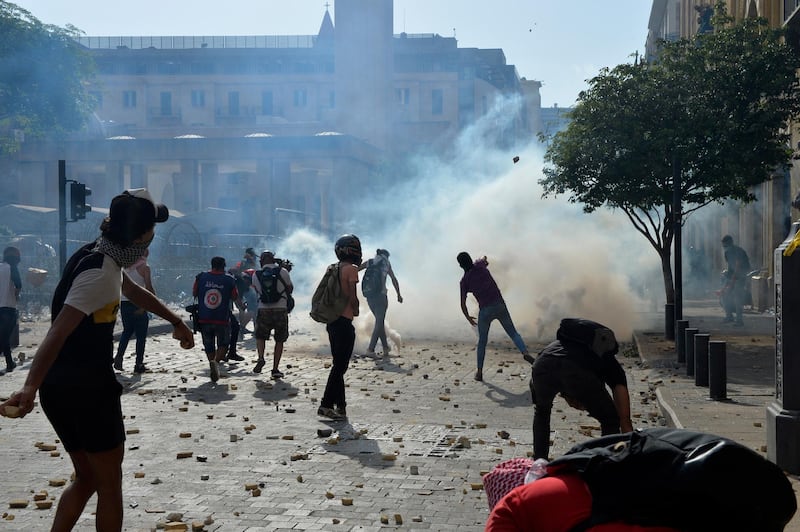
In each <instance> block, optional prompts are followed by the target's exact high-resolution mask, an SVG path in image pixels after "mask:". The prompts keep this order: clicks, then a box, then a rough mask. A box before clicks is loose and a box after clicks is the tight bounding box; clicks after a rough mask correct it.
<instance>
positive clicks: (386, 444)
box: [0, 316, 664, 531]
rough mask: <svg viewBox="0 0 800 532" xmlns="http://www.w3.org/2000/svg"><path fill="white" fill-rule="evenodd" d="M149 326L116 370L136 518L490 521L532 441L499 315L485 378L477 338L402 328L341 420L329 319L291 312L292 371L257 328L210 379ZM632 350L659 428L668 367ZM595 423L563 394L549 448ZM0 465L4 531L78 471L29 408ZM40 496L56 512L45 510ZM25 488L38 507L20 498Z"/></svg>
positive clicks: (2, 431) (297, 524) (641, 394)
mask: <svg viewBox="0 0 800 532" xmlns="http://www.w3.org/2000/svg"><path fill="white" fill-rule="evenodd" d="M153 323H154V324H155V325H156V326H155V327H152V328H151V336H150V338H149V340H148V344H147V356H146V360H145V362H146V364H147V366H148V367H149V368H150V370H151V371H150V372H148V373H145V374H143V375H141V376H139V375H132V374H131V373H130V371H131V370H132V368H133V358H132V357H133V353H132V350H133V342H131V345H130V346H129V348H128V354H127V355H126V359H125V369H126V371H125V372H123V373H122V374H120V377H119V378H120V381H121V382H122V383H123V385H124V387H125V392H124V395H123V398H122V403H123V411H124V412H125V415H126V420H125V423H126V429H127V432H128V436H127V441H126V443H125V448H126V452H125V460H124V463H123V478H124V480H123V482H124V486H123V493H124V504H125V517H124V529H125V530H152V529H155V528H156V527H157V526H159V525H163V524H164V523H166V522H167V519H168V518H172V519H178V520H181V521H183V522H184V523H185V524H186V525H187V526H188V529H192V528H193V526H194V527H195V529H196V530H224V531H241V530H247V531H261V530H264V531H267V530H390V529H399V530H455V529H460V530H463V531H473V530H474V531H478V530H483V527H484V523H485V521H486V518H487V516H488V506H487V502H486V496H485V494H484V492H483V490H482V483H481V475H482V474H483V473H485V472H487V471H489V470H490V469H491V468H492V466H493V465H495V464H497V463H499V462H501V461H503V460H507V459H510V458H513V457H518V456H528V455H529V453H530V452H531V450H532V434H531V420H532V407H531V405H530V394H529V391H528V378H529V374H530V366H529V365H528V364H527V363H525V362H524V361H523V360H522V358H521V356H520V355H519V353H518V352H517V351H516V350H515V349H514V347H513V345H512V344H511V342H510V341H509V340H508V339H507V338H506V337H505V336H504V335H503V334H502V331H500V328H499V327H497V329H498V331H492V336H491V338H490V344H489V349H488V350H487V362H486V367H485V369H484V379H485V382H481V383H479V382H475V381H474V380H473V378H472V377H473V373H474V369H475V368H474V358H475V355H474V337H469V336H467V335H464V336H462V337H459V338H456V336H457V335H451V336H452V338H449V339H441V338H440V339H436V340H429V339H424V338H418V339H414V338H411V339H406V341H405V345H404V346H403V347H402V349H401V350H399V351H395V352H393V353H392V354H391V356H390V357H388V358H381V357H380V355H378V358H370V357H365V356H361V355H356V356H355V357H354V359H353V361H352V363H351V368H350V370H349V372H348V373H347V375H346V376H345V380H346V382H347V385H348V388H347V394H348V414H349V421H348V422H331V421H326V420H325V419H324V418H319V417H317V415H316V409H317V407H318V400H319V398H320V397H321V395H322V390H323V388H324V385H325V381H326V378H327V374H328V368H327V367H326V366H327V364H328V362H329V358H330V357H329V351H328V344H327V337H326V335H325V331H324V327H323V326H321V325H318V324H315V323H313V322H311V321H310V320H304V319H303V318H302V317H294V316H293V317H292V322H291V327H292V328H293V330H292V331H291V337H290V339H289V341H288V342H287V343H286V349H285V352H284V355H283V359H282V361H281V369H282V370H283V371H284V372H285V374H286V375H285V377H284V378H283V379H282V380H280V381H273V380H270V378H269V373H268V371H267V372H265V373H262V374H259V375H257V374H254V373H252V367H253V362H254V360H255V345H254V340H253V338H252V336H251V335H249V334H247V335H246V339H245V341H244V342H242V343H240V349H239V351H240V354H242V355H244V356H245V357H246V358H247V361H246V362H243V363H239V364H238V365H233V364H231V365H223V366H222V367H223V371H222V378H221V379H220V381H219V383H218V384H217V385H214V384H212V383H211V382H210V380H209V377H208V373H209V372H208V365H207V363H206V362H204V360H205V357H204V355H203V354H202V352H201V349H200V347H199V346H198V347H195V348H194V349H193V350H190V351H184V350H182V349H180V348H179V347H178V345H177V342H176V341H174V340H173V339H172V338H171V337H170V336H169V334H165V333H164V332H163V331H165V330H166V329H165V328H164V327H158V324H159V320H155V321H154V322H153ZM161 323H163V322H161ZM47 325H48V324H47V323H46V322H26V323H22V324H21V340H22V345H21V347H20V348H18V349H17V350H15V354H16V355H19V354H22V353H24V354H25V356H26V357H27V360H26V361H25V363H24V364H22V365H21V367H20V368H18V369H17V370H15V371H14V372H12V373H10V374H7V375H4V376H2V377H0V396H3V397H7V396H8V395H9V394H10V393H12V392H13V391H14V390H16V389H17V388H18V387H19V386H20V385H21V384H22V382H23V380H24V378H25V375H26V373H27V368H28V367H29V365H30V358H31V356H32V355H33V353H34V351H35V348H36V346H37V345H38V343H39V341H40V340H41V338H42V336H43V334H44V332H45V331H46V327H47ZM159 331H161V332H159ZM529 347H530V349H531V351H532V352H536V351H538V350H539V349H540V348H541V347H542V346H541V345H536V344H533V345H530V346H529ZM271 348H272V343H271V342H269V343H268V345H267V352H268V353H269V352H270V351H271ZM623 351H624V352H623V353H622V354H620V356H619V358H620V360H622V361H623V362H624V364H625V366H626V368H627V370H628V375H629V384H630V386H631V396H632V407H633V413H634V425H635V426H637V427H647V426H655V425H659V424H663V422H664V419H663V418H661V417H660V411H659V408H658V405H657V401H656V399H655V392H654V389H653V388H654V385H653V383H652V381H653V380H654V379H656V378H659V377H658V376H655V377H651V371H650V370H647V369H646V368H643V367H642V366H641V363H640V362H639V359H638V357H636V356H635V351H631V348H630V347H627V348H626V349H624V350H623ZM362 352H363V351H362ZM632 355H633V356H632ZM270 362H271V360H269V359H268V364H267V367H266V368H265V369H267V370H268V369H269V368H270V367H271V364H270ZM558 401H561V400H560V399H559V400H558ZM326 430H330V432H331V434H330V436H328V435H324V432H322V431H326ZM599 435H600V432H599V426H598V424H597V423H596V421H594V420H593V419H591V418H589V417H588V416H586V415H584V414H582V413H580V412H578V411H576V410H574V409H571V408H568V407H567V406H566V404H565V403H563V402H559V403H557V404H556V405H555V408H554V413H553V434H552V438H553V446H552V449H551V454H552V455H553V456H556V455H559V454H561V453H563V452H564V451H566V450H567V449H568V448H569V447H570V446H572V445H573V444H574V443H576V442H578V441H582V440H584V439H587V438H589V437H596V436H599ZM43 444H44V445H43ZM0 463H2V469H3V473H4V474H3V481H2V482H3V490H2V494H3V496H4V497H5V500H2V499H0V506H3V509H2V510H0V511H2V519H0V530H2V529H5V530H46V529H48V528H49V525H50V523H51V521H52V517H53V513H54V511H55V510H54V509H55V504H56V503H57V500H58V498H59V496H60V494H61V492H62V490H63V487H62V486H57V485H53V484H59V483H60V482H58V480H65V479H69V477H70V475H71V472H72V467H71V463H70V460H69V457H68V456H67V454H66V453H65V452H64V451H63V448H62V447H61V445H60V444H59V442H58V441H57V439H56V436H55V434H54V432H53V431H52V429H51V427H50V425H49V423H48V422H47V420H46V418H45V416H44V415H43V414H42V412H41V410H40V409H39V408H38V407H37V408H35V409H34V411H33V412H32V413H31V414H30V415H28V416H27V417H26V418H25V419H21V420H19V419H17V420H15V419H6V418H0ZM45 492H46V495H44V493H45ZM37 497H38V498H44V500H45V501H49V500H52V501H53V502H54V503H53V506H52V508H49V509H38V508H37V505H36V504H35V503H36V501H35V500H34V499H36V498H37ZM14 499H22V500H25V501H28V504H27V506H26V507H25V508H10V503H11V501H12V500H14ZM94 507H95V500H94V498H93V499H92V500H91V501H90V502H89V504H88V505H87V511H86V513H85V514H84V515H83V516H82V517H81V519H80V520H79V522H78V526H77V527H76V530H94V517H93V515H92V513H91V512H92V511H93V510H94ZM171 514H172V515H171Z"/></svg>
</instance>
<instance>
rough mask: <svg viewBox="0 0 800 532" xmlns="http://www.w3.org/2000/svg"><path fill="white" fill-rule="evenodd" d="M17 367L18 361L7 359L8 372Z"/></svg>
mask: <svg viewBox="0 0 800 532" xmlns="http://www.w3.org/2000/svg"><path fill="white" fill-rule="evenodd" d="M16 367H17V363H16V362H14V361H13V360H10V361H6V373H11V372H12V371H14V368H16Z"/></svg>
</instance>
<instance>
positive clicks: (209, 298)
mask: <svg viewBox="0 0 800 532" xmlns="http://www.w3.org/2000/svg"><path fill="white" fill-rule="evenodd" d="M192 295H193V296H194V297H195V298H197V304H198V305H199V308H198V311H197V323H198V326H199V328H200V334H201V336H202V338H203V349H204V350H205V353H206V356H207V357H208V365H209V371H210V376H211V382H217V381H218V380H219V362H220V361H222V359H223V358H225V355H226V353H227V352H228V344H229V343H230V341H231V323H230V314H231V312H232V309H233V306H232V305H233V301H234V300H236V299H238V297H239V293H238V292H237V291H236V281H235V280H234V279H233V277H232V276H230V275H228V274H227V273H225V259H224V258H223V257H214V258H212V259H211V270H210V271H207V272H201V273H199V274H198V275H197V277H195V280H194V286H193V287H192Z"/></svg>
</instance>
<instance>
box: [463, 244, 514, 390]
mask: <svg viewBox="0 0 800 532" xmlns="http://www.w3.org/2000/svg"><path fill="white" fill-rule="evenodd" d="M456 260H457V261H458V265H459V266H461V268H462V269H463V270H464V276H463V277H462V278H461V282H460V288H461V312H463V313H464V317H465V318H467V321H468V322H469V324H470V325H472V326H473V327H476V328H477V329H478V346H477V348H476V354H477V358H478V369H477V370H476V371H475V380H476V381H482V380H483V360H484V358H486V343H487V342H488V340H489V326H490V325H491V324H492V322H493V321H494V320H498V321H499V322H500V325H502V326H503V329H504V330H505V331H506V334H508V336H509V338H511V340H512V341H513V342H514V345H515V346H517V349H519V351H520V353H522V356H523V357H528V356H529V355H528V348H527V347H526V346H525V341H524V340H523V339H522V336H520V334H519V333H518V332H517V329H516V327H514V322H513V321H512V320H511V314H509V312H508V307H507V306H506V302H505V301H504V300H503V295H502V294H501V293H500V288H498V286H497V283H496V282H495V280H494V278H493V277H492V274H491V273H490V272H489V261H487V260H486V256H485V255H484V256H483V257H481V258H480V259H478V260H476V261H475V262H472V257H470V256H469V253H467V252H466V251H462V252H461V253H459V254H458V256H457V257H456ZM469 292H472V295H474V296H475V299H477V300H478V308H479V310H478V321H477V322H476V321H475V318H474V317H472V316H470V315H469V310H467V294H468V293H469Z"/></svg>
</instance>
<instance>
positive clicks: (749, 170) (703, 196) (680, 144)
mask: <svg viewBox="0 0 800 532" xmlns="http://www.w3.org/2000/svg"><path fill="white" fill-rule="evenodd" d="M712 25H713V30H712V31H710V32H707V33H702V34H699V35H697V36H696V37H695V38H692V39H682V40H678V41H673V42H663V43H662V45H661V50H660V54H659V56H658V58H657V59H656V60H655V61H653V62H651V63H645V62H636V63H633V64H622V65H618V66H616V67H614V68H613V69H604V70H602V71H601V72H600V74H599V75H598V76H596V77H594V78H592V79H591V80H589V88H588V89H587V90H586V91H584V92H582V93H581V94H580V95H579V98H578V103H577V104H576V106H575V108H574V110H573V111H572V112H571V120H572V121H571V123H570V124H569V126H568V127H567V128H566V129H565V130H564V131H561V132H559V133H557V134H556V135H555V136H554V137H553V138H552V139H551V140H552V142H551V144H550V145H549V147H548V149H547V152H546V154H545V163H546V167H545V169H544V176H545V177H544V178H543V179H542V180H540V184H541V185H542V186H543V190H544V195H545V196H549V195H559V194H568V195H569V197H568V199H569V201H570V202H573V203H580V204H583V208H584V211H585V212H592V211H594V210H596V209H598V208H600V207H603V206H607V207H611V208H614V209H620V210H622V211H623V212H625V214H626V215H627V216H628V218H629V219H630V221H631V222H632V224H633V225H634V227H635V228H636V230H637V231H639V232H640V233H641V234H642V235H644V236H645V237H646V238H647V239H648V241H649V242H650V243H651V245H652V246H653V247H654V248H655V249H656V250H657V252H658V253H659V255H660V257H661V262H662V272H663V273H664V284H665V290H666V295H667V301H668V302H674V291H673V290H674V289H673V286H672V273H671V266H670V246H671V244H672V241H673V236H674V225H673V224H672V216H673V212H672V211H673V206H672V201H673V188H674V187H673V175H678V176H679V179H680V182H679V187H680V191H681V195H682V200H683V209H682V211H683V213H684V214H686V213H690V212H692V211H694V210H696V209H699V208H701V207H703V206H704V205H707V204H709V203H711V202H723V201H724V200H727V199H733V200H739V201H742V202H750V201H753V200H754V199H755V197H754V195H753V192H752V187H753V186H754V185H757V184H759V183H762V182H764V181H767V180H769V179H770V178H771V176H772V175H773V174H774V173H775V172H776V171H778V170H780V169H782V168H784V167H785V166H786V165H787V164H788V163H789V162H790V160H791V158H792V149H791V148H790V146H789V143H788V141H789V139H790V132H789V129H788V122H789V120H790V119H792V118H794V117H796V116H797V115H798V113H800V90H798V89H799V88H800V84H798V77H797V69H798V68H800V59H798V56H797V54H796V53H795V52H794V50H792V48H791V47H790V46H789V45H788V44H786V42H785V41H784V39H783V36H784V32H783V30H781V29H775V28H770V27H769V25H768V23H767V22H766V20H764V19H761V18H748V19H745V20H743V21H741V22H738V23H734V21H733V19H732V18H731V17H730V16H728V14H727V12H726V9H725V5H724V3H723V2H718V3H717V5H716V6H715V9H714V16H713V18H712ZM676 170H677V171H676Z"/></svg>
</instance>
